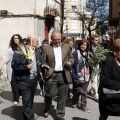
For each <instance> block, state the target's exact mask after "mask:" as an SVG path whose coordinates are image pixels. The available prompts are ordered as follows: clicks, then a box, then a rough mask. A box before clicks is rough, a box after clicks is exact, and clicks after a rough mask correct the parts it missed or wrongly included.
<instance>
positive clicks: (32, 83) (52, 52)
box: [0, 30, 120, 120]
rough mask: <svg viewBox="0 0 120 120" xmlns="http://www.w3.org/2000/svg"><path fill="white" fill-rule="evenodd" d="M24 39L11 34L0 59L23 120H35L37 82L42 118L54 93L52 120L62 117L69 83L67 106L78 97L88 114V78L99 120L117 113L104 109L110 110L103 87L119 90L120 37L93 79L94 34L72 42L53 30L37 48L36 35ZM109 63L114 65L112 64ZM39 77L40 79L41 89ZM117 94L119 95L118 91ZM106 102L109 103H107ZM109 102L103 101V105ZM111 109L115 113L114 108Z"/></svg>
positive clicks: (95, 43)
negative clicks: (70, 88) (53, 114)
mask: <svg viewBox="0 0 120 120" xmlns="http://www.w3.org/2000/svg"><path fill="white" fill-rule="evenodd" d="M24 41H25V43H23V40H22V37H21V36H20V35H19V34H14V35H13V36H12V38H11V40H10V44H9V48H8V49H7V51H6V52H5V54H4V56H3V60H2V61H1V62H0V69H1V68H2V66H3V65H4V64H5V63H6V68H7V71H8V72H7V75H8V79H9V80H10V81H11V82H10V83H11V88H12V93H13V101H14V104H18V102H19V97H20V96H22V104H23V118H24V120H35V117H34V113H33V111H32V106H33V102H34V95H35V91H36V88H37V83H38V81H39V83H40V85H41V89H42V92H43V89H44V94H45V96H44V99H45V109H44V111H43V112H44V113H43V116H44V117H48V115H49V112H50V107H51V104H52V99H53V98H54V97H55V96H56V95H57V107H56V120H65V119H64V116H65V105H66V99H67V97H68V96H69V93H70V90H69V84H73V92H72V94H73V96H72V102H71V106H72V107H73V108H76V107H77V104H78V100H79V99H80V100H81V103H80V104H81V106H80V109H81V110H83V111H85V112H88V113H89V112H90V110H89V109H88V108H87V93H88V85H89V82H90V80H91V79H92V81H93V82H92V83H91V89H90V90H89V94H90V95H91V96H92V97H93V98H94V100H95V101H96V102H99V108H100V114H101V115H100V118H99V120H106V119H107V117H108V115H109V113H110V115H118V114H117V113H115V114H114V112H112V113H113V114H111V112H106V111H107V110H108V111H110V110H112V111H113V108H109V109H108V107H106V104H105V103H104V96H103V88H109V89H113V90H116V91H118V90H120V89H119V87H120V85H119V79H117V78H119V77H120V76H119V73H117V72H119V59H120V58H119V51H120V40H116V43H113V46H114V49H112V50H113V51H112V52H111V51H110V53H107V54H106V59H105V60H103V61H101V62H100V64H99V69H101V72H100V77H99V76H97V78H96V76H95V77H93V76H92V77H91V73H92V66H91V65H90V63H89V58H90V57H92V54H94V52H95V49H96V47H97V45H98V44H99V37H98V36H94V38H93V39H92V40H91V44H90V42H89V41H88V40H86V39H83V40H81V41H80V42H79V43H78V44H77V45H76V44H75V42H74V40H73V39H72V38H65V39H64V41H62V35H61V33H60V32H59V31H57V30H55V31H53V32H52V34H51V44H49V42H48V41H47V40H44V41H43V46H42V47H39V40H38V37H37V36H36V35H31V34H30V35H28V36H27V38H26V39H25V40H24ZM118 43H119V44H118ZM111 56H112V57H111ZM93 59H94V58H93ZM109 59H110V60H109ZM111 63H114V64H115V65H113V66H112V65H111ZM113 67H114V68H113ZM113 69H114V70H115V71H116V72H115V73H114V72H112V70H113ZM110 70H111V72H110ZM114 79H116V80H114ZM42 80H44V88H43V81H42ZM113 83H114V84H113ZM115 85H116V86H117V87H115ZM98 88H99V91H98ZM117 94H118V95H119V93H117ZM115 103H116V101H115ZM115 103H114V105H113V106H114V108H115V105H116V104H117V105H120V104H119V102H117V103H116V104H115ZM109 104H110V105H111V102H109ZM109 104H108V103H107V105H109ZM115 110H116V111H117V112H119V108H118V107H117V109H115Z"/></svg>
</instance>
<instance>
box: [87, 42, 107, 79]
mask: <svg viewBox="0 0 120 120" xmlns="http://www.w3.org/2000/svg"><path fill="white" fill-rule="evenodd" d="M107 52H109V50H108V49H104V48H103V47H101V45H100V44H98V45H97V47H96V49H95V52H94V53H93V54H91V58H89V59H88V61H89V64H90V65H91V67H92V75H91V76H92V77H93V76H95V74H99V73H100V69H99V67H98V65H99V63H100V61H102V60H105V59H106V53H107Z"/></svg>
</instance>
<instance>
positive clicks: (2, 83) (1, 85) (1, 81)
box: [0, 70, 7, 93]
mask: <svg viewBox="0 0 120 120" xmlns="http://www.w3.org/2000/svg"><path fill="white" fill-rule="evenodd" d="M6 86H7V80H6V78H5V76H4V75H3V71H2V70H0V93H1V92H2V91H3V90H4V89H5V87H6Z"/></svg>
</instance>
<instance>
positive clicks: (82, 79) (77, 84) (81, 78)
mask: <svg viewBox="0 0 120 120" xmlns="http://www.w3.org/2000/svg"><path fill="white" fill-rule="evenodd" d="M74 83H75V84H76V86H80V85H84V84H85V78H84V76H83V75H80V76H78V79H77V80H76V79H74Z"/></svg>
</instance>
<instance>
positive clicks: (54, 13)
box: [44, 6, 59, 17]
mask: <svg viewBox="0 0 120 120" xmlns="http://www.w3.org/2000/svg"><path fill="white" fill-rule="evenodd" d="M47 15H50V16H53V17H57V16H59V11H58V10H57V9H55V8H52V7H50V6H47V7H45V9H44V16H47Z"/></svg>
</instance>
